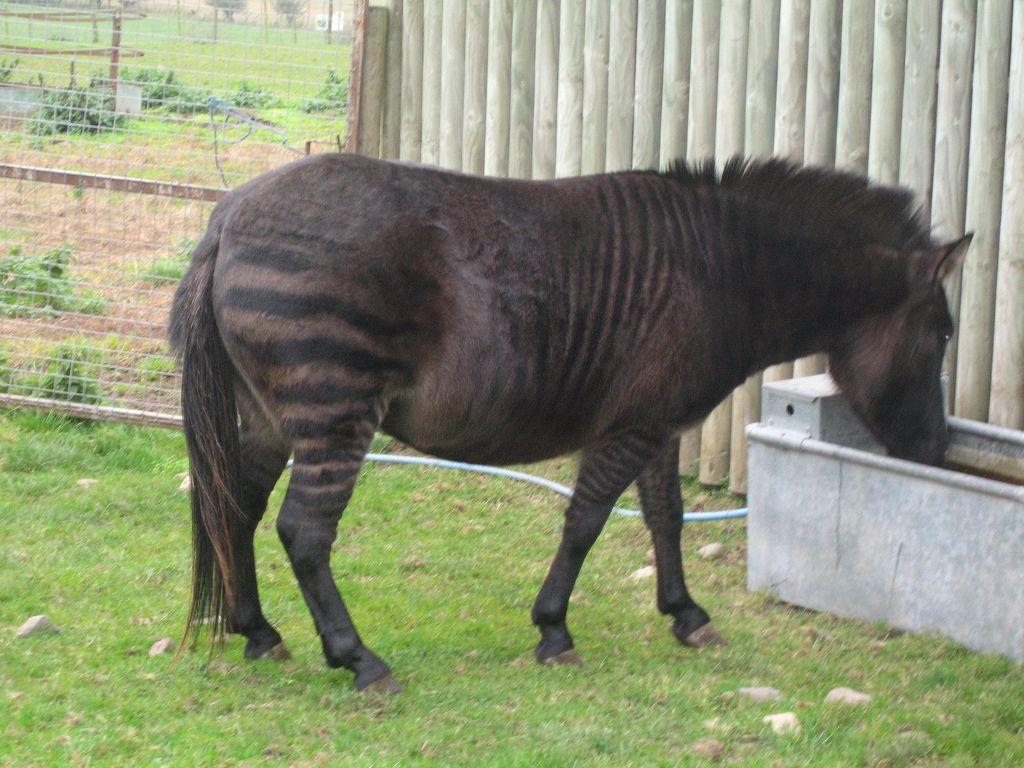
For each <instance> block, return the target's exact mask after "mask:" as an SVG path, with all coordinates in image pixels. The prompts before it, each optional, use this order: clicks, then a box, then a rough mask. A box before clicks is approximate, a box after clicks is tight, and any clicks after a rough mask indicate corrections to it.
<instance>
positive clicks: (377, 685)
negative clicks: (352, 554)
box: [277, 412, 399, 691]
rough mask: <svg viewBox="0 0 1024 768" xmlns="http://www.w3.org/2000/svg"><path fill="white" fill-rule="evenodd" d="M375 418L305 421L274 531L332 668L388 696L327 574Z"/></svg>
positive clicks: (380, 668) (386, 673)
mask: <svg viewBox="0 0 1024 768" xmlns="http://www.w3.org/2000/svg"><path fill="white" fill-rule="evenodd" d="M378 423H379V416H377V415H370V414H369V413H366V412H362V413H342V414H340V415H338V414H335V415H334V416H332V417H331V418H329V419H325V420H324V421H323V422H318V423H317V424H314V423H312V422H309V423H308V424H307V425H306V426H308V430H307V428H306V426H304V427H303V428H302V429H301V430H300V432H301V433H302V436H301V437H299V438H298V439H296V441H295V443H294V459H295V461H294V464H293V467H292V476H291V482H290V483H289V484H288V492H287V494H286V495H285V499H284V506H283V507H282V508H281V514H280V515H279V516H278V518H277V530H278V533H279V534H280V536H281V541H282V543H283V544H284V546H285V549H286V550H287V552H288V557H289V559H290V560H291V563H292V568H293V570H294V571H295V576H296V578H297V580H298V582H299V587H300V588H301V590H302V594H303V596H304V597H305V599H306V603H307V605H308V606H309V610H310V612H311V613H312V614H313V620H314V622H315V623H316V629H317V632H318V633H319V635H320V641H321V643H322V645H323V651H324V657H325V658H326V659H327V663H328V664H329V665H330V666H331V667H335V668H337V667H345V668H346V669H349V670H351V671H352V672H354V673H355V684H356V688H358V689H359V690H363V689H365V688H367V687H370V686H372V687H373V688H374V689H376V690H383V691H395V690H398V688H399V686H398V683H396V682H395V680H394V678H392V677H391V673H390V670H389V669H388V667H387V665H386V664H385V663H384V662H383V661H381V660H380V659H379V658H377V656H375V655H374V654H373V653H372V652H371V651H370V650H369V649H368V648H367V647H366V646H365V645H364V644H363V641H362V640H361V639H360V637H359V633H358V632H357V631H356V628H355V626H354V625H353V623H352V619H351V617H350V616H349V613H348V610H347V609H346V608H345V603H344V601H343V600H342V598H341V594H340V593H339V592H338V587H337V585H336V584H335V582H334V578H333V576H332V575H331V568H330V557H331V544H332V543H333V542H334V539H335V536H336V535H337V530H338V521H339V519H340V518H341V514H342V512H343V511H344V509H345V506H346V505H347V504H348V501H349V499H350V498H351V496H352V490H353V489H354V488H355V484H356V477H357V476H358V474H359V470H360V467H361V466H362V463H363V459H364V457H365V456H366V452H367V450H368V449H369V446H370V441H371V440H372V439H373V433H374V430H375V429H376V427H377V424H378Z"/></svg>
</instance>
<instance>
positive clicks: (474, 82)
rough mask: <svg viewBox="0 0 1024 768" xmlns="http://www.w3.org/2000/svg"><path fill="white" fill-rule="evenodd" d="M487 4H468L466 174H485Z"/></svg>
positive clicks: (474, 1) (479, 0) (477, 1)
mask: <svg viewBox="0 0 1024 768" xmlns="http://www.w3.org/2000/svg"><path fill="white" fill-rule="evenodd" d="M487 11H488V8H487V0H466V92H465V96H464V98H465V104H466V106H465V110H464V111H465V117H464V119H463V120H464V121H463V128H462V170H464V171H466V173H483V172H484V154H485V147H484V137H485V130H486V125H485V119H486V112H487Z"/></svg>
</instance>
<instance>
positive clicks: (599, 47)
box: [580, 0, 611, 173]
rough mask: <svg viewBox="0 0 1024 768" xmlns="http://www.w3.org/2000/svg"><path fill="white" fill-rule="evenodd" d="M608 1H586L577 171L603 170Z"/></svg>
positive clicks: (606, 110)
mask: <svg viewBox="0 0 1024 768" xmlns="http://www.w3.org/2000/svg"><path fill="white" fill-rule="evenodd" d="M610 24H611V18H610V7H609V5H608V0H587V21H586V25H585V27H584V31H583V146H582V148H581V151H580V171H581V172H582V173H600V172H601V171H603V170H604V159H605V152H606V146H607V145H606V140H607V136H608V46H609V37H610V33H609V25H610Z"/></svg>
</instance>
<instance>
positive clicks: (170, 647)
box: [149, 637, 175, 656]
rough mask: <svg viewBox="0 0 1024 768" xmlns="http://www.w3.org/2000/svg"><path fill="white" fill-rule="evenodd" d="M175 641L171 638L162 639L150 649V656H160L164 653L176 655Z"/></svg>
mask: <svg viewBox="0 0 1024 768" xmlns="http://www.w3.org/2000/svg"><path fill="white" fill-rule="evenodd" d="M174 648H175V645H174V641H173V640H172V639H171V638H169V637H161V638H160V639H159V640H157V641H156V642H155V643H153V645H151V646H150V648H149V655H150V656H159V655H161V654H164V653H174Z"/></svg>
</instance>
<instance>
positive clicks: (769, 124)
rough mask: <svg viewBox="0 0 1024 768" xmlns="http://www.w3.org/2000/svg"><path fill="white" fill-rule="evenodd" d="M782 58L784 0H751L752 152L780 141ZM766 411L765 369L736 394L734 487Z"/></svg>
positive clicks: (741, 479)
mask: <svg viewBox="0 0 1024 768" xmlns="http://www.w3.org/2000/svg"><path fill="white" fill-rule="evenodd" d="M778 62H779V0H760V2H755V3H752V4H751V13H750V32H749V43H748V51H747V78H746V109H745V112H744V130H743V144H744V154H746V155H747V156H748V157H769V156H770V155H771V154H772V149H773V147H774V145H775V91H776V85H777V76H778ZM760 415H761V374H760V373H756V374H754V375H753V376H751V377H750V378H749V379H747V381H746V382H745V383H744V384H743V385H742V386H740V387H737V388H736V390H735V391H734V392H733V393H732V425H731V430H732V435H731V437H730V446H729V488H730V489H732V491H733V492H735V493H746V492H747V435H746V429H747V425H748V424H750V423H751V422H754V421H757V420H758V418H759V417H760Z"/></svg>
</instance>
